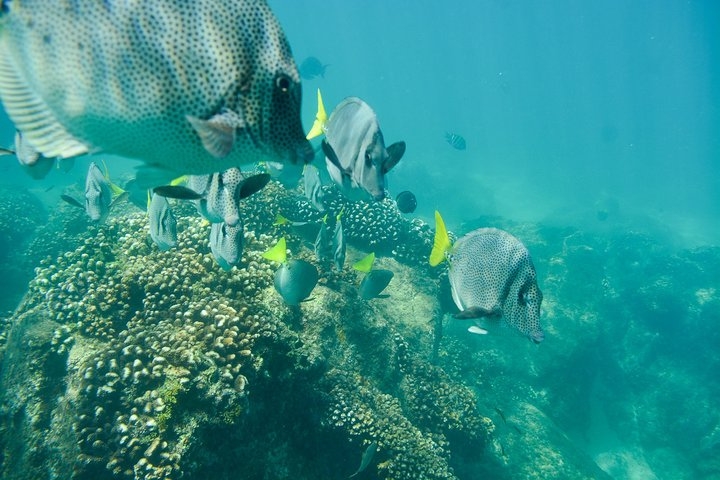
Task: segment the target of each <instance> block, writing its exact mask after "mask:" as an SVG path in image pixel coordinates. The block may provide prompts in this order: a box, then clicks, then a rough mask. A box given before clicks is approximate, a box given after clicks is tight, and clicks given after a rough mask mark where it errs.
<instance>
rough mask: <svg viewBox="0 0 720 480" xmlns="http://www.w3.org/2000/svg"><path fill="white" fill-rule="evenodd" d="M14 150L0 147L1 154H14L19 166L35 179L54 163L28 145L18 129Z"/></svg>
mask: <svg viewBox="0 0 720 480" xmlns="http://www.w3.org/2000/svg"><path fill="white" fill-rule="evenodd" d="M14 148H15V149H14V150H11V149H1V151H0V154H2V155H15V158H17V161H18V163H19V164H20V167H21V168H22V169H23V170H24V171H25V173H27V174H28V175H30V176H31V177H32V178H34V179H35V180H41V179H43V178H45V176H46V175H47V174H48V173H49V172H50V170H52V167H53V165H54V164H55V159H53V158H47V157H45V156H43V155H41V154H40V152H38V151H37V150H35V149H34V148H33V147H32V146H30V145H29V144H28V143H27V142H26V141H25V140H24V139H23V136H22V133H20V130H16V131H15V145H14Z"/></svg>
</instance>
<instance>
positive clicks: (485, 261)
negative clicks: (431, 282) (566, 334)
mask: <svg viewBox="0 0 720 480" xmlns="http://www.w3.org/2000/svg"><path fill="white" fill-rule="evenodd" d="M435 223H436V229H435V243H434V246H433V249H432V252H431V254H430V265H432V266H436V265H438V264H440V263H441V262H442V261H443V260H444V259H447V260H448V262H449V264H450V268H449V272H448V278H449V280H450V288H451V290H452V296H453V300H454V301H455V305H457V307H458V309H460V313H458V314H456V315H455V317H456V318H465V319H475V320H476V322H477V325H476V326H474V327H470V329H469V330H470V331H471V332H472V333H479V334H486V333H488V329H490V328H492V327H497V326H501V325H503V324H504V325H505V326H508V327H510V328H512V329H513V330H515V331H516V332H518V333H520V334H522V335H524V336H526V337H528V338H529V339H530V340H532V341H533V342H535V343H540V342H542V340H543V339H544V338H545V334H544V333H543V331H542V327H541V326H540V304H541V303H542V299H543V295H542V292H541V291H540V288H539V287H538V285H537V274H536V273H535V266H534V265H533V262H532V259H531V258H530V253H529V252H528V250H527V248H525V246H524V245H523V244H522V243H521V242H520V240H518V239H517V238H515V237H513V236H512V235H510V234H509V233H507V232H505V231H503V230H499V229H497V228H479V229H477V230H473V231H472V232H470V233H468V234H466V235H464V236H463V237H461V238H460V239H459V240H458V241H457V242H455V244H454V245H451V244H450V238H449V236H448V233H447V230H446V228H445V223H444V222H443V219H442V217H441V216H440V214H439V213H438V212H435Z"/></svg>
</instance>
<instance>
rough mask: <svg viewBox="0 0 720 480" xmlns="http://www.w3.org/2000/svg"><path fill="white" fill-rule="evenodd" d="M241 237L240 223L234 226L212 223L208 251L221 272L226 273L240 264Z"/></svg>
mask: <svg viewBox="0 0 720 480" xmlns="http://www.w3.org/2000/svg"><path fill="white" fill-rule="evenodd" d="M243 235H244V231H243V224H242V222H238V223H237V224H236V225H227V224H225V223H213V224H212V227H210V251H212V254H213V257H215V260H216V261H217V262H218V265H220V267H221V268H222V269H223V270H225V271H228V270H230V269H231V268H232V267H233V265H237V264H238V263H240V259H241V257H242V251H243V240H244V237H243Z"/></svg>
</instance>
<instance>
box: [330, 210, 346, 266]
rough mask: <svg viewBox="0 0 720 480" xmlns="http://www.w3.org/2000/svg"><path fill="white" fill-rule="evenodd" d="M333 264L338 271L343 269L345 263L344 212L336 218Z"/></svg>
mask: <svg viewBox="0 0 720 480" xmlns="http://www.w3.org/2000/svg"><path fill="white" fill-rule="evenodd" d="M332 244H333V264H334V266H335V268H336V269H337V270H338V271H342V269H343V266H344V265H345V251H346V247H345V235H344V234H343V224H342V213H341V214H340V215H338V216H337V218H336V220H335V231H334V232H333V242H332Z"/></svg>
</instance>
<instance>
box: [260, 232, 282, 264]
mask: <svg viewBox="0 0 720 480" xmlns="http://www.w3.org/2000/svg"><path fill="white" fill-rule="evenodd" d="M263 257H264V258H267V259H268V260H272V261H273V262H278V263H285V260H287V245H286V243H285V237H282V238H280V240H278V242H277V243H276V244H275V246H274V247H272V248H271V249H270V250H268V251H267V252H265V253H263Z"/></svg>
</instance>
